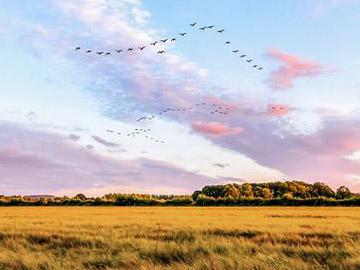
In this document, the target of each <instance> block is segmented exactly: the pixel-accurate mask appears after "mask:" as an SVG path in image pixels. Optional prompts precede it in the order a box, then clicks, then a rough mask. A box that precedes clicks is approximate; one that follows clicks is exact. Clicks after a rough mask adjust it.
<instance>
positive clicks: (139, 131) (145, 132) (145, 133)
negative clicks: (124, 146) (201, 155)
mask: <svg viewBox="0 0 360 270" xmlns="http://www.w3.org/2000/svg"><path fill="white" fill-rule="evenodd" d="M150 131H151V129H149V128H148V129H144V128H135V129H134V130H132V131H130V132H118V131H114V130H110V129H108V130H106V132H108V133H112V134H116V135H119V136H126V137H131V138H136V137H139V136H141V137H142V138H145V139H148V140H150V141H153V142H155V143H165V141H163V140H159V139H156V138H153V137H152V136H151V134H150Z"/></svg>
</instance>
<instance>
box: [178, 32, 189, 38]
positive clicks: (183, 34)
mask: <svg viewBox="0 0 360 270" xmlns="http://www.w3.org/2000/svg"><path fill="white" fill-rule="evenodd" d="M186 34H187V33H185V32H184V33H179V35H180V36H182V37H183V36H185V35H186Z"/></svg>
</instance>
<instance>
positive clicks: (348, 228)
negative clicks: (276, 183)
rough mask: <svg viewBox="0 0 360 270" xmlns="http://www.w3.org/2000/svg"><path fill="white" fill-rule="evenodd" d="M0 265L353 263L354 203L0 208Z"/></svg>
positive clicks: (359, 221)
mask: <svg viewBox="0 0 360 270" xmlns="http://www.w3.org/2000/svg"><path fill="white" fill-rule="evenodd" d="M0 269H16V270H19V269H20V270H21V269H360V208H332V207H324V208H321V207H313V208H310V207H296V208H295V207H294V208H293V207H248V208H245V207H216V208H211V207H204V208H201V207H184V208H180V207H179V208H175V207H158V208H157V207H13V208H11V207H3V208H0Z"/></svg>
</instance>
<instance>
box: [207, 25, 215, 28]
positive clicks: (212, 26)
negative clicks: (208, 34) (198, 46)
mask: <svg viewBox="0 0 360 270" xmlns="http://www.w3.org/2000/svg"><path fill="white" fill-rule="evenodd" d="M214 27H215V25H210V26H207V27H206V28H209V29H211V28H214Z"/></svg>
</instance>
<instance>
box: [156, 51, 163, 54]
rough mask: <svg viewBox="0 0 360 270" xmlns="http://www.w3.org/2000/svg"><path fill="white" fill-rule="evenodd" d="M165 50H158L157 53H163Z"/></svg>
mask: <svg viewBox="0 0 360 270" xmlns="http://www.w3.org/2000/svg"><path fill="white" fill-rule="evenodd" d="M164 52H165V51H158V52H157V53H160V54H162V53H164Z"/></svg>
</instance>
